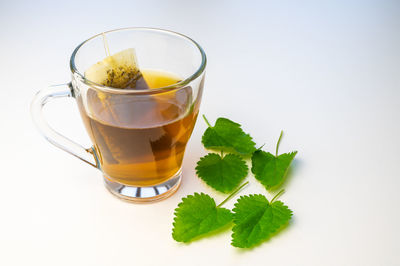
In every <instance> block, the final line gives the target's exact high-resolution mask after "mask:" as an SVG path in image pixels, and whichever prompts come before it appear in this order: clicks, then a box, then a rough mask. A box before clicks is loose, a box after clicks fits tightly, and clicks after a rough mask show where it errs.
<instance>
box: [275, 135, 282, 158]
mask: <svg viewBox="0 0 400 266" xmlns="http://www.w3.org/2000/svg"><path fill="white" fill-rule="evenodd" d="M282 135H283V130H281V134H280V135H279V139H278V143H276V153H275V156H276V157H278V149H279V144H280V143H281V139H282Z"/></svg>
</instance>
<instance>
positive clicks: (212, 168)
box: [196, 153, 248, 193]
mask: <svg viewBox="0 0 400 266" xmlns="http://www.w3.org/2000/svg"><path fill="white" fill-rule="evenodd" d="M196 173H197V175H198V176H199V177H200V178H201V179H202V180H203V181H204V182H206V183H207V185H209V186H210V187H212V188H214V189H216V190H218V191H220V192H223V193H228V192H231V191H232V190H233V189H234V188H235V187H237V186H238V185H239V184H240V182H241V181H242V180H243V179H244V178H245V177H246V176H247V173H248V167H247V165H246V162H245V161H243V159H242V158H241V157H240V156H238V155H236V154H227V155H225V156H224V157H223V158H222V157H221V156H220V155H218V154H216V153H209V154H207V155H206V156H204V157H202V158H200V161H198V162H197V166H196Z"/></svg>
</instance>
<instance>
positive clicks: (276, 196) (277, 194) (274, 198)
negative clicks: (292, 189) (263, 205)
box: [270, 188, 285, 203]
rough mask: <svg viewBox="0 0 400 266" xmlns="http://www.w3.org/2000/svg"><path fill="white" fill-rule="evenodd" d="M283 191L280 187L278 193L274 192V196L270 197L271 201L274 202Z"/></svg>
mask: <svg viewBox="0 0 400 266" xmlns="http://www.w3.org/2000/svg"><path fill="white" fill-rule="evenodd" d="M284 192H285V190H284V189H283V188H282V189H281V190H280V191H279V192H278V193H276V195H275V197H273V198H272V200H271V202H270V203H272V202H274V200H276V199H277V198H278V197H279V196H280V195H282V194H283V193H284Z"/></svg>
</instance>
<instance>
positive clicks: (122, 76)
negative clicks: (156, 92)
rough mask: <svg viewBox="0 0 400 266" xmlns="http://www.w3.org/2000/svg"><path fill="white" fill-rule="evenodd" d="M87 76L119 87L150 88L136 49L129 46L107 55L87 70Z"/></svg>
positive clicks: (103, 83)
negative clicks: (141, 68)
mask: <svg viewBox="0 0 400 266" xmlns="http://www.w3.org/2000/svg"><path fill="white" fill-rule="evenodd" d="M85 77H86V78H87V79H88V80H90V81H92V82H95V83H98V84H101V85H104V86H107V87H113V88H118V89H137V90H146V89H149V86H148V85H147V83H146V81H145V80H144V78H143V75H142V73H141V72H140V70H139V67H138V63H137V58H136V54H135V49H133V48H129V49H126V50H123V51H121V52H118V53H116V54H114V55H111V56H107V57H106V58H104V59H103V60H102V61H100V62H97V63H96V64H94V65H93V66H91V67H90V68H89V69H88V70H86V72H85Z"/></svg>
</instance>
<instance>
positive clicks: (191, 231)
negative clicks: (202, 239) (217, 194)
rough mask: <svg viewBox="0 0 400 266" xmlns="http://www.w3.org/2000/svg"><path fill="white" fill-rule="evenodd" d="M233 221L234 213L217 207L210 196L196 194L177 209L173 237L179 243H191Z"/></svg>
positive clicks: (188, 197)
mask: <svg viewBox="0 0 400 266" xmlns="http://www.w3.org/2000/svg"><path fill="white" fill-rule="evenodd" d="M231 221H232V213H231V211H230V210H228V209H225V208H220V207H217V206H216V204H215V201H214V199H213V198H211V197H210V196H209V195H207V194H204V193H201V194H198V193H195V194H194V195H189V196H187V197H186V198H182V202H180V203H179V204H178V208H176V209H175V218H174V223H173V229H172V237H173V238H174V239H175V240H176V241H178V242H189V241H191V240H193V239H194V238H196V237H198V236H201V235H203V234H206V233H209V232H212V231H215V230H217V229H219V228H222V227H224V226H226V225H227V224H229V223H230V222H231Z"/></svg>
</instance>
